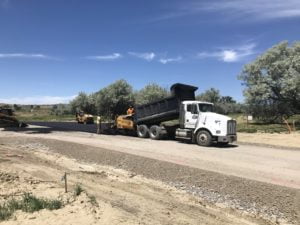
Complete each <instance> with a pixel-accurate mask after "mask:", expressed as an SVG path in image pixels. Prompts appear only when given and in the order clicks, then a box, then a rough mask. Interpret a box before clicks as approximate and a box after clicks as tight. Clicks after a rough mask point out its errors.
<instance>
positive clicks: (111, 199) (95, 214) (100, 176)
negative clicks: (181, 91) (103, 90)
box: [0, 139, 268, 225]
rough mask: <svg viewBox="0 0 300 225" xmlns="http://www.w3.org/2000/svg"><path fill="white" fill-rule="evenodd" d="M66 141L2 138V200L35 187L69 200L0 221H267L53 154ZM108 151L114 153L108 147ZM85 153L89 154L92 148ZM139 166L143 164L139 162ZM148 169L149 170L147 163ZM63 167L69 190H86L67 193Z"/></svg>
mask: <svg viewBox="0 0 300 225" xmlns="http://www.w3.org/2000/svg"><path fill="white" fill-rule="evenodd" d="M66 145H69V143H63V142H55V141H54V142H53V143H52V144H51V143H43V142H42V141H37V140H31V139H27V140H25V139H23V140H15V141H14V142H13V141H10V143H3V141H2V140H1V142H0V174H1V176H0V178H1V184H0V187H1V188H0V190H1V193H0V203H3V202H5V201H7V200H8V199H9V198H11V197H16V198H18V196H21V195H22V193H24V192H31V193H33V194H34V195H35V196H39V197H45V198H51V199H60V200H61V201H63V202H64V207H63V208H62V209H58V210H54V211H49V210H41V211H38V212H34V213H24V212H22V211H17V212H16V213H15V214H14V215H13V217H12V218H11V219H9V220H8V221H4V222H2V223H1V224H5V225H8V224H9V225H15V224H20V225H21V224H22V225H24V224H28V225H29V224H30V225H39V224H46V225H59V224H64V225H65V224H75V225H76V224H78V225H79V224H86V225H89V224H105V225H106V224H112V225H113V224H128V225H129V224H130V225H131V224H149V225H150V224H151V225H152V224H207V225H209V224H217V225H218V224H219V225H221V224H222V225H223V224H228V225H229V224H233V225H234V224H236V225H243V224H244V225H246V224H247V225H250V224H252V225H254V224H266V223H268V222H266V221H265V220H261V219H255V218H252V217H250V216H247V215H243V214H242V213H238V212H234V211H231V210H229V209H226V207H225V206H224V207H223V208H220V207H215V206H213V205H212V204H209V203H207V201H205V200H203V199H200V198H198V197H196V196H195V197H193V196H191V195H187V194H186V193H185V192H183V191H179V190H177V189H176V188H174V187H171V186H168V185H166V184H163V183H161V182H159V181H155V180H151V179H146V178H144V177H142V176H140V175H138V174H137V173H136V172H138V170H137V171H136V172H133V171H131V172H127V171H125V170H121V169H115V168H113V167H110V166H101V165H98V164H93V163H81V162H78V161H76V160H74V159H70V158H67V157H65V156H62V155H61V154H57V153H54V151H53V150H54V149H57V148H58V150H59V149H61V148H66ZM58 146H61V147H58ZM82 147H83V146H80V145H77V147H76V145H71V148H70V149H69V150H71V151H73V150H74V151H75V152H76V151H78V150H79V149H82ZM75 148H76V149H77V150H76V149H75ZM103 153H104V155H105V154H108V155H109V153H108V152H103ZM86 154H87V155H88V152H86ZM104 155H102V157H104V158H106V160H107V159H108V158H107V157H109V156H108V155H107V156H106V157H105V156H104ZM92 157H96V156H95V155H94V156H92ZM97 157H98V156H97ZM114 157H116V155H111V159H112V160H113V158H114ZM87 158H89V157H86V162H87V161H88V160H87ZM126 158H127V157H126ZM128 160H129V158H127V159H125V161H122V162H121V161H120V162H119V163H120V166H119V167H126V166H125V164H126V163H127V162H129V161H128ZM141 163H144V162H142V161H141ZM106 164H108V163H106ZM121 165H123V166H121ZM136 165H137V164H136ZM133 166H134V165H133ZM154 166H159V164H156V165H155V164H154ZM137 168H140V169H141V167H140V166H138V167H137ZM128 169H129V168H128ZM145 169H149V168H147V165H146V168H145ZM164 171H165V169H163V168H162V171H161V173H164ZM64 172H67V173H68V183H69V190H70V191H72V190H73V187H74V185H75V184H78V183H80V185H81V186H82V188H83V189H84V190H85V191H84V192H83V193H81V194H80V195H79V196H76V197H74V194H73V193H71V192H69V193H67V194H66V193H64V188H63V182H62V181H61V177H62V175H63V174H64ZM153 172H155V171H153Z"/></svg>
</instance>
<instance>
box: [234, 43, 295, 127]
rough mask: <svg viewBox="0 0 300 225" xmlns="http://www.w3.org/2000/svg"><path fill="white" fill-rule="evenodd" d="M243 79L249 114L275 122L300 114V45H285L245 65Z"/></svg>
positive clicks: (282, 44)
mask: <svg viewBox="0 0 300 225" xmlns="http://www.w3.org/2000/svg"><path fill="white" fill-rule="evenodd" d="M239 79H240V80H242V81H243V85H245V87H246V88H245V90H244V96H245V97H246V103H247V105H248V106H249V109H248V110H249V111H250V112H251V113H253V115H254V116H256V117H257V118H259V119H262V120H265V121H269V122H271V121H272V122H273V121H276V120H278V119H282V118H283V117H289V116H291V115H294V114H296V113H299V112H300V42H296V43H294V44H293V45H292V46H289V45H288V42H282V43H279V44H278V45H276V46H274V47H272V48H271V49H269V50H267V51H266V52H265V53H264V54H262V55H261V56H259V57H258V58H257V59H256V60H255V61H254V62H252V63H249V64H247V65H245V66H244V69H243V71H242V73H241V74H240V75H239Z"/></svg>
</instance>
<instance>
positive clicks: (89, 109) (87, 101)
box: [70, 92, 96, 114]
mask: <svg viewBox="0 0 300 225" xmlns="http://www.w3.org/2000/svg"><path fill="white" fill-rule="evenodd" d="M70 105H71V111H72V113H75V112H77V111H80V110H81V111H83V112H85V113H91V114H94V113H95V111H96V108H95V103H94V102H93V99H92V97H90V96H89V95H87V94H85V93H84V92H80V93H79V94H78V96H77V97H76V98H75V99H74V100H72V101H71V102H70Z"/></svg>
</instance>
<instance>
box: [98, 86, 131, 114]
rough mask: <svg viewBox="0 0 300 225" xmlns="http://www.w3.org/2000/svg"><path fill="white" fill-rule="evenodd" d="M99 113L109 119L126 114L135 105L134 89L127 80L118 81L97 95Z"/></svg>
mask: <svg viewBox="0 0 300 225" xmlns="http://www.w3.org/2000/svg"><path fill="white" fill-rule="evenodd" d="M95 96H96V97H95V104H96V107H97V112H98V114H100V115H103V116H106V117H108V118H114V116H115V115H120V114H124V113H126V110H127V109H128V107H129V106H130V105H132V104H133V103H134V98H133V89H132V87H131V85H130V84H128V83H127V81H125V80H118V81H116V82H114V83H113V84H110V85H109V86H107V87H105V88H103V89H101V90H100V91H99V92H97V93H96V94H95Z"/></svg>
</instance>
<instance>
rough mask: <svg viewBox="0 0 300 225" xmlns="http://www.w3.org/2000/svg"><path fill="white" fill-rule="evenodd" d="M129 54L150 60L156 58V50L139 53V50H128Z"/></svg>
mask: <svg viewBox="0 0 300 225" xmlns="http://www.w3.org/2000/svg"><path fill="white" fill-rule="evenodd" d="M128 54H129V55H132V56H135V57H138V58H141V59H144V60H147V61H148V62H150V61H152V60H153V59H154V58H155V56H156V55H155V53H154V52H143V53H139V52H128Z"/></svg>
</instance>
